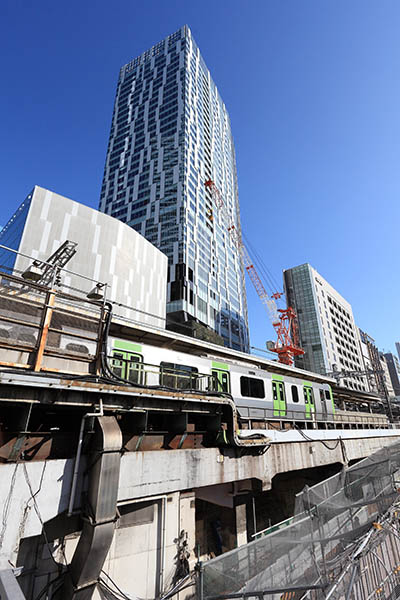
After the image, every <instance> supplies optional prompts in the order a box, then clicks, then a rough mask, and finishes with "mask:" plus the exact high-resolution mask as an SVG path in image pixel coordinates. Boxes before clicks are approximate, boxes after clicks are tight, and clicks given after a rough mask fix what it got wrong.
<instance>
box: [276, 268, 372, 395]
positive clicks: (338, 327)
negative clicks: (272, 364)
mask: <svg viewBox="0 0 400 600" xmlns="http://www.w3.org/2000/svg"><path fill="white" fill-rule="evenodd" d="M284 286H285V291H286V298H287V303H288V305H289V306H292V307H293V308H294V309H295V311H296V313H297V319H298V326H299V337H300V345H301V347H302V348H303V349H304V350H305V354H304V355H303V356H299V357H297V358H296V366H297V367H300V368H302V369H306V370H309V371H314V372H316V373H329V372H331V371H333V370H334V369H337V370H338V371H363V370H364V364H363V358H362V354H361V349H360V337H359V331H358V327H357V326H356V324H355V321H354V316H353V311H352V308H351V305H350V304H349V303H348V302H347V300H345V298H343V296H342V295H341V294H339V292H337V291H336V290H335V288H334V287H332V286H331V285H330V283H328V281H326V279H324V278H323V277H322V275H320V274H319V273H318V272H317V271H316V270H315V269H314V268H313V267H312V266H311V265H309V264H308V263H306V264H304V265H299V266H297V267H293V268H292V269H287V270H285V271H284ZM341 383H342V384H343V385H346V386H347V387H349V388H352V389H356V390H360V391H369V385H368V382H367V379H366V377H363V376H361V375H354V376H352V377H347V378H343V379H341Z"/></svg>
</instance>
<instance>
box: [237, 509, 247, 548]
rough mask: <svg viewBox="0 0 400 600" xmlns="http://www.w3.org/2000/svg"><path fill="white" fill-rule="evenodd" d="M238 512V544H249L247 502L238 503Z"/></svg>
mask: <svg viewBox="0 0 400 600" xmlns="http://www.w3.org/2000/svg"><path fill="white" fill-rule="evenodd" d="M235 512H236V539H237V545H238V547H239V546H243V544H247V518H246V504H238V505H237V506H236V507H235Z"/></svg>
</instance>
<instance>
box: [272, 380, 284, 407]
mask: <svg viewBox="0 0 400 600" xmlns="http://www.w3.org/2000/svg"><path fill="white" fill-rule="evenodd" d="M275 377H276V376H275ZM272 398H273V402H274V417H284V416H286V394H285V385H284V383H283V378H282V380H280V381H279V380H275V379H273V380H272Z"/></svg>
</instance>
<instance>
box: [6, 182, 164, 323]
mask: <svg viewBox="0 0 400 600" xmlns="http://www.w3.org/2000/svg"><path fill="white" fill-rule="evenodd" d="M66 240H70V241H73V242H76V243H77V247H76V248H77V252H76V254H75V255H74V256H73V258H72V259H71V261H70V262H68V264H67V265H66V269H68V270H70V271H73V272H75V273H79V276H78V275H74V274H73V273H68V272H63V274H62V285H63V286H64V287H65V289H72V290H74V289H79V290H82V291H84V292H89V291H90V289H91V288H92V287H93V284H94V282H101V283H106V284H108V287H107V298H108V299H109V300H112V301H114V302H116V303H120V304H123V305H124V306H117V305H116V306H115V307H114V311H115V313H116V314H120V315H122V316H125V317H129V318H130V319H133V320H136V321H139V322H142V323H148V324H152V325H154V326H156V327H164V326H165V314H166V287H167V286H166V284H167V261H168V259H167V257H166V256H165V254H163V253H162V252H160V250H158V249H157V248H155V247H154V246H153V245H152V244H151V243H150V242H148V241H147V240H146V239H145V238H144V237H143V236H141V235H140V234H139V233H137V232H136V231H135V230H134V229H132V228H131V227H128V226H127V225H125V224H124V223H122V222H121V221H119V220H117V219H114V218H113V217H110V216H109V215H105V214H103V213H101V212H99V211H97V210H94V209H92V208H89V207H88V206H85V205H83V204H80V203H78V202H74V201H73V200H70V199H69V198H65V197H64V196H60V195H59V194H56V193H54V192H51V191H49V190H46V189H44V188H41V187H39V186H35V187H34V188H33V190H32V192H31V193H30V194H29V195H28V196H27V197H26V199H25V200H24V202H23V203H22V204H21V206H20V207H19V208H18V210H17V211H16V212H15V214H14V215H13V216H12V217H11V219H10V220H9V221H8V223H7V224H6V225H5V227H4V228H3V229H2V231H1V232H0V244H1V245H3V246H7V247H9V248H12V249H14V250H17V251H18V252H20V253H22V254H25V255H27V256H29V257H32V258H33V259H38V260H42V261H43V260H46V259H47V258H48V257H49V256H50V255H51V254H52V253H53V252H54V251H55V250H56V249H57V248H59V247H60V246H61V244H62V243H63V242H64V241H66ZM31 263H32V260H30V259H29V258H25V257H23V256H18V255H16V254H13V253H11V252H9V251H7V250H4V249H1V248H0V264H2V265H3V266H5V267H7V268H8V269H9V270H10V271H11V270H13V269H14V270H15V271H17V272H18V271H19V272H21V271H24V270H25V269H26V268H27V267H28V266H29V265H30V264H31ZM82 276H83V277H82ZM85 277H86V278H89V279H90V280H94V281H88V280H86V279H85Z"/></svg>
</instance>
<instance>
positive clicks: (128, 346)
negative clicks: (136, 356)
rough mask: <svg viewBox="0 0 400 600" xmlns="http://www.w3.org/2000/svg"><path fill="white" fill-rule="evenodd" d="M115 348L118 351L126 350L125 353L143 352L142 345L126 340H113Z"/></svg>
mask: <svg viewBox="0 0 400 600" xmlns="http://www.w3.org/2000/svg"><path fill="white" fill-rule="evenodd" d="M113 348H114V349H116V350H125V352H142V346H141V344H134V343H133V342H127V341H125V340H113Z"/></svg>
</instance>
